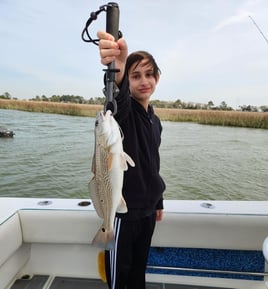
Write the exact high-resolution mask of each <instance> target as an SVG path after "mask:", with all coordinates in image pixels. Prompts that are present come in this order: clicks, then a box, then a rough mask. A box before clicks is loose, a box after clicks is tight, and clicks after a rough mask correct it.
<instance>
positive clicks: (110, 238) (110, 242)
mask: <svg viewBox="0 0 268 289" xmlns="http://www.w3.org/2000/svg"><path fill="white" fill-rule="evenodd" d="M114 242H115V241H114V231H113V230H111V231H106V230H105V229H104V228H100V229H99V230H98V232H97V234H96V236H95V237H94V239H93V240H92V245H96V246H98V247H99V248H102V249H105V250H112V249H113V248H114Z"/></svg>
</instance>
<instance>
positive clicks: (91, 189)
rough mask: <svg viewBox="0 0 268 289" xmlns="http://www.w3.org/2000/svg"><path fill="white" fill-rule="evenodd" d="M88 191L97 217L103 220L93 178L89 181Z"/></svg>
mask: <svg viewBox="0 0 268 289" xmlns="http://www.w3.org/2000/svg"><path fill="white" fill-rule="evenodd" d="M88 189H89V192H90V195H91V199H92V202H93V205H94V208H95V210H96V212H97V214H98V216H99V217H100V218H102V219H103V218H104V214H103V210H102V206H101V203H100V199H99V197H98V195H97V188H96V180H95V177H93V178H92V179H91V181H90V182H89V184H88Z"/></svg>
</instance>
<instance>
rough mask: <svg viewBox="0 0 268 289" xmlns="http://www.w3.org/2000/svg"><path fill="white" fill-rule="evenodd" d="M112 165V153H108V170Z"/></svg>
mask: <svg viewBox="0 0 268 289" xmlns="http://www.w3.org/2000/svg"><path fill="white" fill-rule="evenodd" d="M112 166H113V154H109V156H108V160H107V168H108V171H110V170H111V169H112Z"/></svg>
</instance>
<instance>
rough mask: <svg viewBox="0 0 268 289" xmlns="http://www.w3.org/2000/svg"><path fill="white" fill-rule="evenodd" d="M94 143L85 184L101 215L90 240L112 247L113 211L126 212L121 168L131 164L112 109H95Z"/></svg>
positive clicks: (102, 245)
mask: <svg viewBox="0 0 268 289" xmlns="http://www.w3.org/2000/svg"><path fill="white" fill-rule="evenodd" d="M94 135H95V144H94V155H93V159H92V168H91V171H92V173H93V174H94V176H93V178H92V179H91V181H90V182H89V184H88V188H89V192H90V195H91V199H92V202H93V206H94V208H95V210H96V212H97V215H98V216H99V217H100V218H102V219H103V223H102V226H101V227H100V229H99V230H98V232H97V233H96V235H95V237H94V238H93V240H92V245H96V246H98V247H100V248H103V249H105V250H111V249H113V248H114V243H115V240H114V226H113V225H114V219H115V214H116V212H118V213H127V211H128V209H127V204H126V202H125V200H124V198H123V196H122V187H123V177H124V171H126V170H127V169H128V164H129V165H130V166H132V167H134V166H135V163H134V161H133V160H132V158H131V157H130V156H129V155H128V154H127V153H126V152H124V151H123V136H122V135H121V130H120V127H119V125H118V123H117V121H116V120H115V119H114V117H113V115H112V112H111V111H110V110H107V111H106V112H103V111H99V112H98V113H97V116H96V121H95V130H94Z"/></svg>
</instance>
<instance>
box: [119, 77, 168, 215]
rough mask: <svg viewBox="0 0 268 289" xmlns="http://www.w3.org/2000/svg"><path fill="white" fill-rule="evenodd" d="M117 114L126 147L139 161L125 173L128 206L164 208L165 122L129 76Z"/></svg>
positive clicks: (121, 92) (151, 209) (143, 209)
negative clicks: (138, 96)
mask: <svg viewBox="0 0 268 289" xmlns="http://www.w3.org/2000/svg"><path fill="white" fill-rule="evenodd" d="M116 101H117V114H116V115H115V119H116V120H117V122H118V123H119V125H120V127H121V129H122V131H123V134H124V139H123V148H124V151H125V152H126V153H127V154H128V155H130V157H131V158H132V159H133V160H134V162H135V167H130V166H129V167H128V170H127V171H126V172H125V173H124V183H123V197H124V199H125V200H126V203H127V207H128V209H129V210H130V211H131V210H134V211H135V210H139V211H141V212H143V213H142V214H146V213H148V214H149V213H152V212H154V211H155V210H156V209H163V192H164V190H165V183H164V181H163V179H162V178H161V176H160V174H159V170H160V156H159V147H160V143H161V132H162V126H161V122H160V120H159V118H158V117H157V116H156V115H155V114H154V111H153V108H152V106H150V105H149V108H148V111H146V110H145V109H144V107H143V106H142V105H141V104H140V103H138V102H137V101H136V100H135V99H134V98H133V97H131V95H130V92H129V84H128V79H127V77H125V78H124V79H123V81H122V84H121V87H120V92H119V94H118V95H117V97H116Z"/></svg>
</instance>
